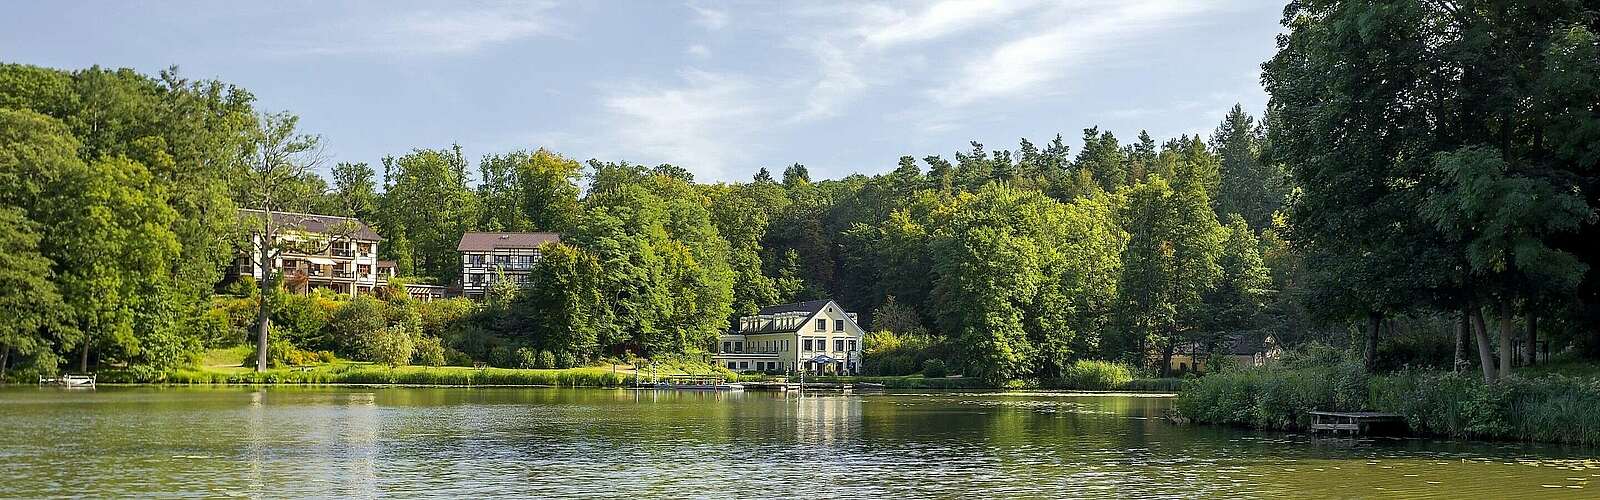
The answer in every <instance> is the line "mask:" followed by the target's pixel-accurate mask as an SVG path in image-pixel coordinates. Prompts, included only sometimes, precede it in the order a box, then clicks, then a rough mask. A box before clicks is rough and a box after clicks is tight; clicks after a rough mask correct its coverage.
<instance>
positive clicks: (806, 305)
mask: <svg viewBox="0 0 1600 500" xmlns="http://www.w3.org/2000/svg"><path fill="white" fill-rule="evenodd" d="M829 302H833V300H832V299H817V300H808V301H805V302H795V303H793V304H778V305H775V306H767V307H763V308H761V311H760V312H758V313H756V314H763V315H765V314H778V313H786V312H803V313H806V314H807V315H811V314H816V313H817V311H821V310H822V307H823V306H826V305H828V303H829Z"/></svg>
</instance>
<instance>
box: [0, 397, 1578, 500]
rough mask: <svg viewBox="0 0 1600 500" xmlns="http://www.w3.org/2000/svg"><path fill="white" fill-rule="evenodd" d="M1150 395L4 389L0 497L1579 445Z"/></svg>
mask: <svg viewBox="0 0 1600 500" xmlns="http://www.w3.org/2000/svg"><path fill="white" fill-rule="evenodd" d="M1171 404H1172V402H1171V400H1170V399H1165V398H1148V397H1129V396H1119V395H1111V396H1105V395H1101V396H1085V395H1070V394H1062V393H1050V392H1037V393H922V394H917V393H901V394H872V395H862V394H838V393H833V394H826V393H822V394H818V393H810V394H807V396H806V397H804V398H796V397H794V396H793V395H785V394H774V393H719V392H672V391H631V390H599V389H594V390H589V389H519V388H484V389H401V388H386V389H334V388H270V389H261V388H181V389H180V388H110V387H106V388H101V389H100V390H98V391H94V392H76V393H67V392H61V391H54V390H48V389H35V388H5V389H0V443H5V444H4V445H0V477H3V478H5V479H4V481H0V484H3V485H4V488H3V489H0V496H17V497H40V496H50V495H60V494H72V495H84V496H136V495H159V496H233V495H246V496H256V497H299V496H339V497H345V496H356V497H365V496H403V497H413V496H423V495H424V494H426V495H430V496H468V497H478V496H492V495H516V496H541V497H551V496H568V497H585V498H592V497H657V496H671V497H682V496H695V497H733V498H749V497H767V496H775V497H794V496H815V497H844V496H853V497H861V496H885V495H901V496H916V497H924V496H979V497H982V496H1026V497H1075V496H1134V497H1147V496H1160V497H1178V496H1185V497H1189V496H1201V497H1207V496H1228V497H1246V498H1249V497H1255V498H1262V497H1280V496H1295V497H1352V496H1356V497H1361V496H1408V497H1413V496H1414V497H1428V496H1446V497H1447V496H1460V495H1461V494H1463V493H1464V492H1468V491H1470V492H1472V493H1474V494H1476V495H1485V496H1492V497H1519V496H1539V497H1549V496H1569V497H1573V498H1582V497H1586V496H1592V495H1586V494H1587V493H1591V492H1590V491H1589V489H1588V488H1589V484H1590V482H1591V481H1592V480H1593V479H1594V478H1596V477H1600V462H1597V461H1596V460H1594V459H1593V458H1592V456H1593V454H1592V453H1590V452H1589V451H1587V450H1583V449H1574V448H1560V447H1547V446H1531V445H1524V444H1516V443H1510V444H1507V443H1501V444H1485V443H1459V442H1441V441H1436V440H1428V439H1407V440H1377V441H1354V442H1352V441H1349V440H1338V441H1330V440H1317V439H1313V438H1311V437H1309V436H1304V435H1297V434H1279V433H1255V432H1245V431H1240V430H1234V429H1223V428H1212V427H1175V426H1172V425H1169V424H1167V423H1165V422H1164V421H1162V420H1160V418H1159V417H1160V415H1161V414H1162V412H1164V411H1166V410H1167V409H1168V408H1170V406H1171Z"/></svg>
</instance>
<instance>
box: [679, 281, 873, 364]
mask: <svg viewBox="0 0 1600 500" xmlns="http://www.w3.org/2000/svg"><path fill="white" fill-rule="evenodd" d="M865 335H866V332H865V331H863V330H862V328H861V325H859V324H857V323H856V314H855V313H852V312H848V311H845V310H844V307H841V306H840V305H839V304H838V303H836V302H834V301H833V300H831V299H822V300H812V301H808V302H797V303H793V304H782V305H776V306H771V307H764V308H762V309H761V311H760V312H758V313H757V314H756V315H754V316H744V317H741V318H739V325H738V329H737V330H736V331H733V332H729V333H726V334H723V335H721V336H720V337H719V338H718V339H717V346H716V353H715V354H713V355H712V356H711V359H712V362H714V363H716V364H717V366H723V367H726V368H728V369H729V370H733V371H736V372H779V373H799V372H802V371H804V372H806V373H813V374H836V375H855V374H859V373H860V372H861V351H862V349H863V346H862V337H863V336H865Z"/></svg>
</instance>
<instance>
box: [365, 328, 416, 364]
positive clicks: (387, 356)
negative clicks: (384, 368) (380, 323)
mask: <svg viewBox="0 0 1600 500" xmlns="http://www.w3.org/2000/svg"><path fill="white" fill-rule="evenodd" d="M412 334H413V332H412V331H411V329H410V328H407V327H405V326H403V325H395V326H390V327H385V328H383V329H381V330H378V334H377V335H374V336H373V337H372V339H371V344H370V345H369V346H368V351H367V353H366V355H367V358H368V359H370V360H372V361H373V362H376V363H382V364H385V365H388V366H389V367H390V368H394V367H396V366H400V365H404V364H406V363H407V362H409V361H411V354H412V352H414V350H415V348H416V346H415V344H413V341H412Z"/></svg>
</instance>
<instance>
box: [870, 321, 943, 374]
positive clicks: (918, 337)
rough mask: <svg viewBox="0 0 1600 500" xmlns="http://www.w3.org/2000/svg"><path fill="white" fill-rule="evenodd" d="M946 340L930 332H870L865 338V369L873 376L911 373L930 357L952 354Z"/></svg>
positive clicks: (936, 357) (938, 357)
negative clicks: (928, 333) (929, 333)
mask: <svg viewBox="0 0 1600 500" xmlns="http://www.w3.org/2000/svg"><path fill="white" fill-rule="evenodd" d="M949 351H950V349H949V347H948V346H947V345H946V344H945V342H944V340H943V339H941V338H937V337H934V336H931V335H922V334H896V333H894V332H891V331H877V332H872V333H868V334H867V335H866V336H865V337H864V338H863V339H862V370H863V371H865V372H866V373H869V374H873V375H910V374H913V373H916V372H917V370H918V369H920V368H922V365H923V363H924V362H926V361H927V360H929V359H946V358H948V357H949V354H950V352H949Z"/></svg>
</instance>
